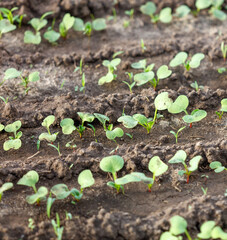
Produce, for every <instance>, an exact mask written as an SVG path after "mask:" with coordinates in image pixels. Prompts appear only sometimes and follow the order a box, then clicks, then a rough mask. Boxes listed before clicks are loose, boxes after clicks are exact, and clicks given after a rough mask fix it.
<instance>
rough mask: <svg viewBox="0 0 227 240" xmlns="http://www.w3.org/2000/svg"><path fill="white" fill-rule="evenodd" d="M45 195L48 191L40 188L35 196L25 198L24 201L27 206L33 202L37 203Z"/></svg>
mask: <svg viewBox="0 0 227 240" xmlns="http://www.w3.org/2000/svg"><path fill="white" fill-rule="evenodd" d="M47 194H48V189H47V188H46V187H40V188H39V189H38V191H37V192H36V193H35V194H33V195H30V196H27V197H26V201H27V202H28V203H29V204H34V203H35V202H37V201H39V200H40V199H42V198H44V197H46V195H47Z"/></svg>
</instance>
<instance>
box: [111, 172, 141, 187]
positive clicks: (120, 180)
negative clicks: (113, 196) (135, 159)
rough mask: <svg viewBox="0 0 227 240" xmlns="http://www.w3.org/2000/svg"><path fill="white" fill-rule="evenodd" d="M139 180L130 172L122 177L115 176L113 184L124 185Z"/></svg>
mask: <svg viewBox="0 0 227 240" xmlns="http://www.w3.org/2000/svg"><path fill="white" fill-rule="evenodd" d="M140 181H141V180H140V179H139V178H138V177H136V176H135V175H132V174H127V175H125V176H124V177H121V178H117V179H116V181H115V184H117V185H124V184H127V183H131V182H140Z"/></svg>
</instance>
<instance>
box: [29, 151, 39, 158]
mask: <svg viewBox="0 0 227 240" xmlns="http://www.w3.org/2000/svg"><path fill="white" fill-rule="evenodd" d="M39 153H41V151H38V152H36V153H35V154H33V155H32V156H30V157H28V158H27V160H28V159H31V158H33V157H35V156H36V155H38V154H39Z"/></svg>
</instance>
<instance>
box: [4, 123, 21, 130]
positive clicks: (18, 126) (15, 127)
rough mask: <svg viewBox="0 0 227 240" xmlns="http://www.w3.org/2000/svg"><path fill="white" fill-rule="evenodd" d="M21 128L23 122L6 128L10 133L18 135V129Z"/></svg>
mask: <svg viewBox="0 0 227 240" xmlns="http://www.w3.org/2000/svg"><path fill="white" fill-rule="evenodd" d="M20 128H21V121H20V120H18V121H15V122H14V123H11V124H8V125H6V126H5V131H6V132H9V133H11V132H12V133H16V132H17V130H18V129H20Z"/></svg>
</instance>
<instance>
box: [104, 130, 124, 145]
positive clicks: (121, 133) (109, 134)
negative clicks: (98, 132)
mask: <svg viewBox="0 0 227 240" xmlns="http://www.w3.org/2000/svg"><path fill="white" fill-rule="evenodd" d="M123 136H124V131H123V130H122V129H121V128H119V127H117V128H115V129H114V130H112V129H111V130H107V131H106V137H107V138H108V139H109V140H112V141H114V142H115V143H116V144H117V141H116V140H115V138H117V137H118V138H121V137H123Z"/></svg>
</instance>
